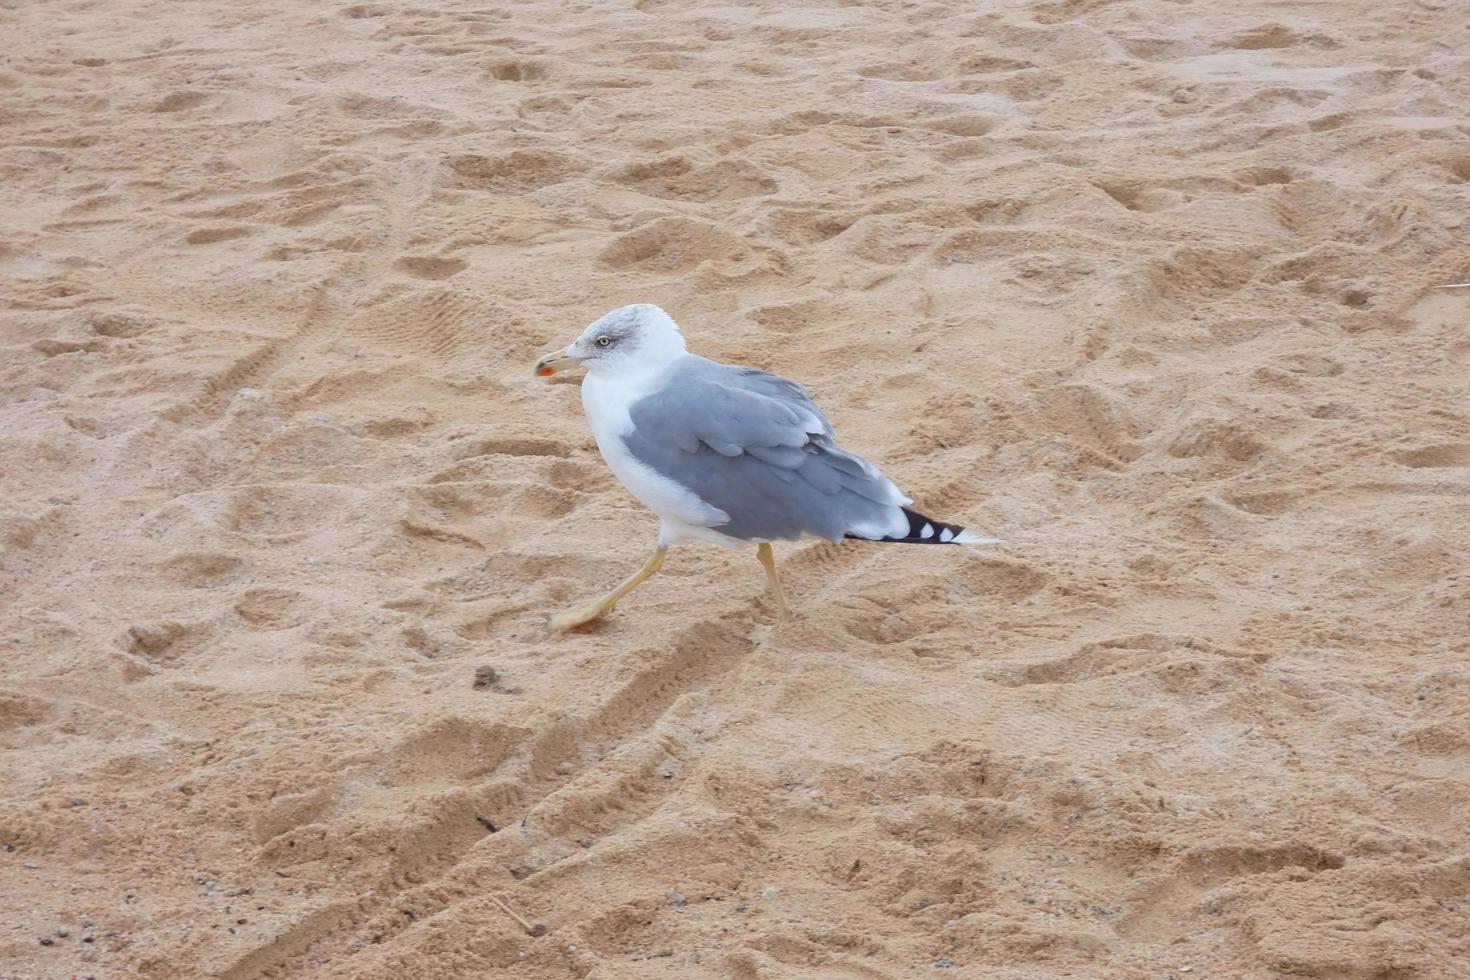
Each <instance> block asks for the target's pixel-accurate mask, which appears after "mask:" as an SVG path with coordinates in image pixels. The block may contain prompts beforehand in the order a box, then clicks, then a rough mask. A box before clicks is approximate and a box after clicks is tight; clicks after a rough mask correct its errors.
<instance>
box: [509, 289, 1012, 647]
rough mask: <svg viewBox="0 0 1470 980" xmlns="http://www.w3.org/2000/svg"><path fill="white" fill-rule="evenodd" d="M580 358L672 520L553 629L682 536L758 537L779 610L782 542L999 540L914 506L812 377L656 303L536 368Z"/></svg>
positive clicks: (661, 511)
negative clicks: (771, 363) (727, 347)
mask: <svg viewBox="0 0 1470 980" xmlns="http://www.w3.org/2000/svg"><path fill="white" fill-rule="evenodd" d="M577 366H580V367H582V368H584V369H585V370H586V372H587V374H586V378H585V379H584V380H583V382H582V407H583V409H584V410H585V411H586V413H587V421H588V423H590V424H591V426H592V433H593V435H594V436H595V437H596V439H597V448H598V449H599V450H601V452H602V458H603V459H604V460H606V461H607V465H608V467H609V468H610V469H611V470H612V471H613V474H614V475H615V476H617V478H618V479H619V480H621V481H622V483H623V486H625V487H627V488H628V491H629V492H630V493H632V494H633V496H634V497H636V498H638V500H639V501H641V502H642V503H643V504H644V505H646V506H647V507H648V508H649V509H650V510H652V511H653V512H654V513H655V514H657V515H658V517H659V520H660V521H661V522H662V524H661V526H660V528H659V534H658V546H657V547H656V548H655V549H654V552H653V554H652V555H651V556H649V558H648V560H647V561H646V562H644V564H643V567H642V568H640V569H638V571H636V572H634V573H633V574H632V575H631V576H629V577H628V578H627V579H626V580H625V581H623V583H622V584H621V585H619V586H618V587H617V588H615V589H613V590H612V591H611V592H609V593H608V594H607V595H605V596H603V597H602V598H600V599H598V600H597V601H596V602H592V603H589V604H587V605H585V606H583V607H581V608H578V609H573V610H570V611H568V612H564V613H562V614H560V615H558V616H555V617H553V618H552V620H551V628H552V629H553V630H567V629H573V628H575V627H578V626H582V625H584V624H586V623H590V622H592V621H593V620H595V619H597V618H598V617H600V616H603V615H604V614H606V613H608V612H610V611H611V610H612V608H613V607H614V606H615V605H617V603H618V600H620V599H622V598H623V597H624V596H626V595H627V594H628V593H629V592H631V591H633V590H634V589H635V588H637V587H638V586H639V585H640V584H641V583H643V582H644V581H645V580H646V579H648V578H649V577H650V576H652V575H653V574H655V573H656V572H657V571H658V570H659V569H660V568H661V567H663V563H664V557H665V555H667V554H668V550H669V548H671V547H673V546H674V545H675V544H677V543H678V542H680V541H685V540H696V541H710V542H714V543H716V544H721V545H726V546H729V547H745V546H748V545H750V544H755V545H756V558H757V559H758V560H759V561H760V563H761V566H762V567H763V568H764V569H765V571H766V579H767V581H768V583H769V585H770V589H771V593H772V595H773V596H774V599H775V603H776V611H777V615H778V616H779V618H780V619H781V620H782V621H783V622H784V621H786V620H788V619H790V618H791V613H790V610H789V609H788V607H787V605H786V597H785V595H784V594H783V592H782V589H781V579H780V577H779V576H778V575H777V574H776V560H775V556H774V554H773V553H772V551H771V542H773V541H796V540H800V539H801V538H803V537H808V536H810V537H817V538H825V539H826V540H828V541H841V540H842V539H844V538H859V539H862V540H866V541H885V542H900V543H903V544H957V545H969V546H974V545H987V544H999V543H1000V542H999V541H998V540H997V539H995V538H982V537H979V536H978V535H975V534H973V533H971V532H970V531H967V530H965V529H964V528H963V527H960V526H959V525H956V524H946V523H945V522H943V521H937V520H934V519H933V518H930V517H925V516H924V515H923V514H920V513H917V512H916V511H913V510H910V509H909V508H908V507H907V506H906V505H908V504H911V503H913V501H912V500H910V499H909V498H908V497H905V496H904V495H903V494H902V493H900V492H899V489H898V488H897V487H896V486H894V485H893V481H891V480H889V479H888V478H887V477H885V476H884V475H883V474H882V473H880V472H878V469H877V467H875V466H874V465H873V464H872V463H869V462H868V461H867V460H865V459H863V458H862V457H861V456H858V455H856V454H855V453H851V452H848V451H846V450H844V449H841V448H839V447H838V445H837V443H836V441H835V436H834V435H833V432H832V424H831V423H830V422H828V421H827V416H826V415H824V414H823V413H822V410H821V409H820V408H818V407H817V406H816V403H815V402H813V401H812V396H811V393H810V392H808V391H807V390H806V389H805V388H803V387H802V386H801V385H799V384H797V383H796V382H795V381H788V380H787V379H786V378H781V377H777V376H776V375H774V374H768V373H766V372H765V371H760V370H757V369H756V368H750V367H739V366H736V365H732V364H721V363H720V362H718V361H712V360H710V359H709V358H706V357H700V356H699V355H697V354H691V353H689V352H688V350H687V349H686V347H685V343H684V335H683V334H682V333H680V331H679V326H678V324H676V323H675V322H674V320H673V318H672V317H671V316H669V315H668V314H667V313H665V312H664V311H663V310H661V309H659V308H658V307H657V306H654V305H652V304H650V303H635V304H633V305H631V306H623V307H620V308H618V309H616V310H613V311H612V312H610V313H607V314H605V315H603V316H601V317H599V318H598V319H597V320H594V321H593V322H592V323H591V324H590V325H589V326H588V327H587V329H585V330H584V331H582V334H581V336H579V337H578V338H577V339H576V340H575V341H573V342H572V343H571V344H570V345H569V346H567V347H566V348H565V349H563V350H559V351H553V352H551V353H550V354H547V355H546V356H545V357H542V358H541V359H540V360H539V361H537V362H536V369H535V370H536V375H537V377H541V378H549V377H551V376H552V375H554V374H557V373H558V372H561V371H564V370H567V369H569V368H573V367H577Z"/></svg>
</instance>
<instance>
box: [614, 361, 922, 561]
mask: <svg viewBox="0 0 1470 980" xmlns="http://www.w3.org/2000/svg"><path fill="white" fill-rule="evenodd" d="M629 414H630V415H631V417H632V422H633V428H632V431H631V432H630V433H629V434H628V435H627V436H625V437H624V442H625V443H626V445H627V447H628V451H629V452H630V453H632V454H633V456H634V457H635V458H636V459H638V460H639V461H640V462H642V463H644V464H645V465H647V466H649V467H651V468H653V469H654V470H656V471H657V472H658V473H660V474H662V475H663V476H665V477H668V478H669V479H671V480H673V481H674V482H676V483H678V484H680V485H682V486H685V487H688V488H689V489H690V490H691V491H693V492H694V493H695V494H696V495H697V496H698V497H699V498H700V499H701V500H704V501H705V502H706V503H709V504H711V505H712V506H714V507H718V508H719V509H720V510H722V511H724V512H725V513H726V514H728V515H730V520H729V523H727V524H721V525H718V526H716V528H715V530H718V531H720V532H721V533H723V534H728V535H730V536H731V537H736V538H744V539H763V540H767V541H774V540H780V539H793V538H800V537H802V536H803V535H815V536H817V537H822V538H827V539H829V540H833V541H836V540H839V539H841V538H843V537H844V536H846V535H848V534H855V535H857V536H859V537H882V536H884V535H885V534H891V533H894V531H895V529H898V533H899V534H900V535H902V534H905V533H907V527H908V524H907V519H906V518H904V517H903V514H902V511H901V510H899V507H900V506H901V505H903V504H906V503H909V500H908V498H906V497H904V496H903V494H901V493H900V492H899V491H898V488H897V487H895V486H894V485H893V483H892V482H890V481H889V480H888V478H887V477H885V476H883V474H881V473H879V472H878V470H877V469H876V468H875V467H874V466H873V465H872V464H871V463H869V462H868V461H867V460H865V459H863V458H862V457H860V456H856V455H854V454H852V453H849V452H845V451H844V450H842V449H839V448H838V447H837V444H836V442H834V440H833V433H832V425H831V423H830V422H828V421H827V416H826V415H824V414H823V413H822V410H821V409H820V408H818V407H817V406H816V404H815V403H814V402H813V401H812V399H811V395H810V394H809V393H808V392H807V390H806V389H805V388H803V387H802V386H801V385H799V384H797V383H796V382H794V381H788V380H787V379H785V378H780V377H777V376H776V375H773V374H767V373H766V372H764V371H757V370H755V369H754V368H741V367H732V366H729V365H725V364H719V363H716V362H714V361H709V360H706V359H705V358H700V357H693V356H691V357H688V358H683V359H681V360H680V361H679V362H678V363H677V364H676V365H675V366H674V368H673V369H672V370H671V371H670V372H669V373H668V374H667V375H666V376H665V377H664V378H663V379H662V381H661V382H660V383H659V384H658V385H656V386H655V388H654V390H653V392H652V393H651V394H649V395H646V396H645V397H644V398H642V399H640V400H639V401H637V402H634V403H633V405H632V406H631V407H630V410H629ZM900 525H902V526H901V527H900Z"/></svg>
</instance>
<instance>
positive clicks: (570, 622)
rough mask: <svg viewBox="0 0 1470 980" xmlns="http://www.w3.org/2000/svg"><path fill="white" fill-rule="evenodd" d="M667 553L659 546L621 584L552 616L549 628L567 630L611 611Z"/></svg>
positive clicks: (661, 561) (661, 562)
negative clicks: (589, 600) (606, 592)
mask: <svg viewBox="0 0 1470 980" xmlns="http://www.w3.org/2000/svg"><path fill="white" fill-rule="evenodd" d="M668 553H669V549H667V548H664V547H660V548H659V549H658V550H656V551H655V552H654V553H653V554H652V555H650V556H649V558H648V561H646V562H644V563H643V567H642V568H640V569H638V571H636V572H634V573H633V574H632V575H630V576H629V577H628V579H627V581H625V582H624V583H623V584H622V585H620V586H618V587H617V588H616V589H613V590H612V591H611V592H609V593H608V594H607V595H605V596H603V597H602V598H601V599H598V600H597V601H596V602H594V603H591V604H590V605H586V606H583V607H582V608H581V609H573V610H572V611H571V612H564V613H562V614H561V615H560V616H556V617H553V619H552V620H551V628H552V629H554V630H569V629H572V628H573V627H575V626H582V625H584V624H586V623H590V622H592V621H593V620H594V619H596V618H597V617H598V616H601V615H602V614H603V613H606V612H611V611H612V607H613V606H616V605H617V604H618V600H619V599H621V598H622V597H623V596H625V595H627V594H628V593H629V592H632V591H633V590H634V589H636V588H638V586H639V585H640V584H642V582H643V580H644V579H646V578H648V577H649V576H651V575H652V574H653V573H654V572H656V571H658V570H659V569H660V568H662V567H663V563H664V555H666V554H668Z"/></svg>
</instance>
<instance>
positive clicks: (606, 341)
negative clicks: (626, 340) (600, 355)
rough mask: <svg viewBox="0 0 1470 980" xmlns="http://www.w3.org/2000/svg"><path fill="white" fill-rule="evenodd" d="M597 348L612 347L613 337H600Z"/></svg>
mask: <svg viewBox="0 0 1470 980" xmlns="http://www.w3.org/2000/svg"><path fill="white" fill-rule="evenodd" d="M597 346H598V347H611V346H612V338H611V337H598V338H597Z"/></svg>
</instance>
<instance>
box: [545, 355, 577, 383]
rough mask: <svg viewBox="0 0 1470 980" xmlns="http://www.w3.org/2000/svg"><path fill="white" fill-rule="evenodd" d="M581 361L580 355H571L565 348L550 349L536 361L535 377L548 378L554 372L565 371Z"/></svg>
mask: <svg viewBox="0 0 1470 980" xmlns="http://www.w3.org/2000/svg"><path fill="white" fill-rule="evenodd" d="M581 362H582V359H581V358H580V357H573V356H571V355H570V354H568V353H567V352H566V351H565V350H558V351H552V352H551V353H550V354H547V355H546V356H545V357H543V358H541V360H539V361H537V362H536V377H538V378H549V377H551V376H552V375H553V374H555V373H556V372H558V371H565V370H566V369H567V368H570V367H575V366H576V365H578V364H580V363H581Z"/></svg>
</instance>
